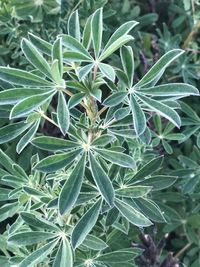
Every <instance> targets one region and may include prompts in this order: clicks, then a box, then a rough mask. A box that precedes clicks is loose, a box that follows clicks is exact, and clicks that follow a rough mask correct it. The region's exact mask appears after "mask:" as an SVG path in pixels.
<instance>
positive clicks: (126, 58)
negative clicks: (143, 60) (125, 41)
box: [120, 46, 134, 87]
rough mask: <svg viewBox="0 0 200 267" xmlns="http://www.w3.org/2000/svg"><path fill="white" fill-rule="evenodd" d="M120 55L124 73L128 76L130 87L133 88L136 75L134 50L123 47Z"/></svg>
mask: <svg viewBox="0 0 200 267" xmlns="http://www.w3.org/2000/svg"><path fill="white" fill-rule="evenodd" d="M120 55H121V61H122V66H123V69H124V72H125V73H126V74H127V76H128V81H129V87H131V86H132V84H133V75H134V57H133V50H132V48H131V47H130V46H122V48H121V50H120Z"/></svg>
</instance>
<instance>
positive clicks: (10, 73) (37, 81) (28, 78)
mask: <svg viewBox="0 0 200 267" xmlns="http://www.w3.org/2000/svg"><path fill="white" fill-rule="evenodd" d="M0 79H2V80H3V81H6V82H10V83H14V84H18V85H24V86H34V87H35V86H39V87H44V86H45V87H51V86H53V84H52V83H51V82H49V81H47V80H45V79H42V78H40V77H39V76H37V75H35V74H32V73H30V72H27V71H24V70H18V69H14V68H6V67H0Z"/></svg>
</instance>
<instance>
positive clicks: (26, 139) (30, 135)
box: [16, 120, 40, 154]
mask: <svg viewBox="0 0 200 267" xmlns="http://www.w3.org/2000/svg"><path fill="white" fill-rule="evenodd" d="M39 124H40V120H39V121H36V122H35V123H34V124H33V126H32V127H31V128H30V129H29V130H28V132H27V133H26V134H24V135H23V136H22V138H21V139H20V140H19V142H18V144H17V147H16V151H17V153H18V154H19V153H21V152H22V150H23V149H24V148H25V147H26V146H27V145H28V144H29V143H30V141H31V140H32V138H33V137H34V135H35V134H36V132H37V130H38V127H39Z"/></svg>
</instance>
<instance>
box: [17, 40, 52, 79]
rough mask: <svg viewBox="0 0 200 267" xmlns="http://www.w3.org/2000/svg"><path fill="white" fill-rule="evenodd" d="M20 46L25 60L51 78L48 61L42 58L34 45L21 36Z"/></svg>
mask: <svg viewBox="0 0 200 267" xmlns="http://www.w3.org/2000/svg"><path fill="white" fill-rule="evenodd" d="M21 48H22V51H23V53H24V55H25V56H26V58H27V60H28V61H29V62H30V63H31V64H32V65H33V66H34V67H35V68H36V69H38V70H39V71H40V72H42V73H44V74H45V75H46V76H47V77H49V78H50V79H52V76H51V68H50V66H49V64H48V62H47V61H46V60H45V59H44V58H43V56H42V54H41V53H40V52H39V51H38V50H37V49H36V48H35V47H34V45H33V44H32V43H31V42H30V41H28V40H27V39H25V38H23V39H22V43H21Z"/></svg>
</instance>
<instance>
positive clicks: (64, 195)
mask: <svg viewBox="0 0 200 267" xmlns="http://www.w3.org/2000/svg"><path fill="white" fill-rule="evenodd" d="M84 171H85V154H84V155H83V156H82V157H81V159H80V160H79V161H78V162H77V165H76V167H75V168H74V170H73V171H72V173H71V175H70V176H69V178H68V179H67V181H66V182H65V184H64V186H63V187H62V190H61V192H60V195H59V201H58V206H59V211H60V214H61V215H63V214H64V213H66V212H68V211H69V210H70V209H72V208H73V206H74V204H75V202H76V200H77V198H78V195H79V193H80V190H81V186H82V182H83V178H84Z"/></svg>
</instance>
